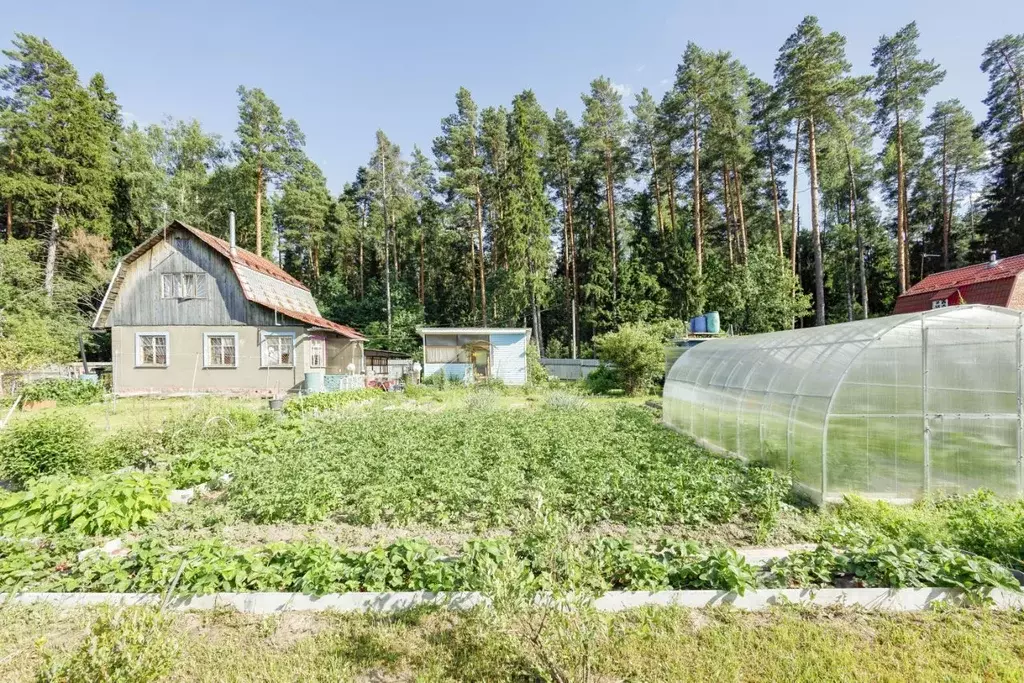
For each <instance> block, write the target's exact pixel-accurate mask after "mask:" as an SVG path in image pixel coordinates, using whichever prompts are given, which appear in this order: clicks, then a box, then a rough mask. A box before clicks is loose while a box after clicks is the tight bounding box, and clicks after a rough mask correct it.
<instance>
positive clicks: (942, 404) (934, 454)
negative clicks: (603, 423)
mask: <svg viewBox="0 0 1024 683" xmlns="http://www.w3.org/2000/svg"><path fill="white" fill-rule="evenodd" d="M1022 324H1024V313H1022V312H1019V311H1012V310H1009V309H1005V308H999V307H994V306H980V305H965V306H953V307H949V308H940V309H934V310H931V311H926V312H924V313H909V314H904V315H894V316H889V317H884V318H870V319H868V320H859V321H855V322H848V323H840V324H837V325H826V326H822V327H812V328H807V329H798V330H787V331H784V332H773V333H769V334H758V335H751V336H743V337H727V338H722V339H712V340H708V341H705V342H703V343H701V344H698V345H697V346H695V347H693V348H691V349H689V350H688V351H686V352H685V353H683V354H682V355H681V356H680V357H679V359H678V360H677V361H676V362H675V363H674V364H673V366H672V368H671V370H670V371H669V373H668V375H667V376H666V378H665V391H664V421H665V423H666V424H667V425H669V426H670V427H672V428H674V429H676V430H678V431H681V432H684V433H688V434H690V435H692V436H693V437H694V438H696V439H697V440H698V442H700V443H701V444H703V445H705V446H707V447H709V448H711V449H712V450H715V451H719V452H724V453H728V454H732V455H736V456H739V457H741V458H744V459H746V460H751V461H760V462H764V463H767V464H769V465H771V466H773V467H775V468H776V469H779V470H785V471H789V472H791V473H792V476H793V480H794V483H795V484H796V485H797V486H798V487H799V488H801V489H802V490H804V491H805V492H806V493H807V494H808V495H810V497H811V498H812V499H814V500H815V501H816V502H823V501H833V500H838V499H841V498H842V496H843V495H845V494H850V493H855V494H859V495H862V496H865V497H869V498H879V499H885V500H891V501H896V502H907V501H911V500H914V499H917V498H920V497H921V496H924V495H928V494H931V493H961V492H967V491H971V490H975V489H978V488H986V489H991V490H993V491H995V492H996V493H998V494H1000V495H1007V496H1009V495H1020V494H1021V493H1022V490H1024V457H1022V456H1024V402H1022V396H1024V374H1022V361H1024V348H1022Z"/></svg>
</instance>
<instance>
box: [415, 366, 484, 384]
mask: <svg viewBox="0 0 1024 683" xmlns="http://www.w3.org/2000/svg"><path fill="white" fill-rule="evenodd" d="M441 373H444V374H446V375H448V379H452V380H455V381H456V382H469V381H471V380H472V378H473V366H472V365H470V364H469V363H424V365H423V376H424V377H433V376H434V375H439V374H441Z"/></svg>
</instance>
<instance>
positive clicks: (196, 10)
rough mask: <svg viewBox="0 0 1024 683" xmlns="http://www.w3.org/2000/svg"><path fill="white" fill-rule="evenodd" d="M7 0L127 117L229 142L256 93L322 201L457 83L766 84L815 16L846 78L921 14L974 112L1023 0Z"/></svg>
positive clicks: (569, 87)
mask: <svg viewBox="0 0 1024 683" xmlns="http://www.w3.org/2000/svg"><path fill="white" fill-rule="evenodd" d="M5 4H6V5H7V7H6V8H5V9H4V12H3V19H4V26H5V27H6V30H7V34H6V35H5V37H4V40H5V41H6V40H9V38H10V36H11V34H12V32H13V31H23V32H28V33H34V34H37V35H42V36H45V37H47V38H49V39H50V41H51V42H53V43H54V44H55V45H56V46H57V47H58V49H60V50H61V51H63V52H64V54H65V55H66V56H67V57H68V58H70V59H71V60H72V61H73V62H74V63H75V65H76V66H77V67H78V69H79V71H80V73H81V75H82V77H83V80H85V79H87V78H88V76H89V75H90V74H92V73H93V72H95V71H101V72H103V74H104V75H105V76H106V77H107V80H108V83H109V84H110V87H111V88H113V90H114V91H115V92H116V93H117V95H118V97H119V98H120V101H121V104H122V105H123V107H124V111H125V112H126V116H128V117H130V118H134V119H136V120H138V121H139V122H140V123H143V124H146V123H153V122H158V121H160V120H161V119H163V118H164V117H165V116H167V115H170V116H175V117H178V118H198V119H199V120H200V121H201V122H202V123H203V126H204V127H205V128H206V129H208V130H211V131H213V132H216V133H220V134H221V135H223V136H224V137H225V138H226V139H230V138H231V137H232V136H233V131H234V128H235V123H236V122H235V118H236V114H237V111H236V107H237V100H236V95H235V89H236V88H237V87H238V85H240V84H245V85H247V86H258V87H261V88H263V89H264V90H265V91H266V92H267V93H268V94H269V95H270V96H271V97H272V98H273V99H274V100H276V101H277V103H278V104H279V105H280V106H281V109H282V110H283V112H284V114H285V115H286V116H288V117H292V118H295V119H296V120H298V122H299V124H300V126H301V127H302V130H303V131H304V132H305V133H306V138H307V152H308V153H309V155H310V156H311V157H312V158H313V159H314V160H315V161H316V162H317V163H318V164H320V166H321V167H322V168H323V169H324V171H325V173H326V174H327V177H328V180H329V183H330V186H331V189H332V190H333V191H338V190H340V188H341V186H342V184H343V183H344V182H346V181H347V180H349V179H351V178H352V176H353V175H354V172H355V170H356V168H357V167H358V166H359V165H360V164H361V163H364V162H365V161H366V160H367V159H368V158H369V156H370V152H371V149H372V147H373V138H374V132H375V131H376V130H377V128H382V129H384V130H385V132H387V133H388V135H389V136H390V137H391V138H392V139H393V140H394V141H396V142H397V143H399V144H400V145H401V146H402V149H403V151H405V152H408V151H411V149H412V146H413V144H419V145H420V146H421V147H423V148H424V150H425V151H428V152H429V148H430V144H431V141H432V140H433V138H434V136H435V135H437V133H438V128H439V122H440V120H441V118H442V117H444V116H445V115H447V114H448V113H450V112H451V111H452V109H453V108H454V94H455V91H456V90H457V89H458V88H459V86H462V85H464V86H466V87H467V88H469V89H470V90H471V91H472V93H473V96H474V97H475V99H476V100H477V102H478V103H479V104H480V106H481V107H483V106H487V105H497V104H502V103H508V102H510V101H511V99H512V96H513V95H514V94H515V93H517V92H519V91H520V90H522V89H524V88H532V89H533V90H534V91H535V92H536V94H537V97H538V98H539V100H540V101H541V103H542V104H543V105H544V106H545V107H546V108H547V109H548V110H549V111H553V110H554V108H555V107H562V108H565V109H567V110H568V111H569V112H570V113H572V114H573V115H574V116H575V115H578V114H579V111H580V108H581V104H580V93H581V92H582V91H584V90H585V89H586V88H587V87H588V84H589V82H590V81H591V80H592V79H593V78H595V77H596V76H599V75H605V76H608V77H609V78H611V79H612V80H613V81H614V82H615V83H617V84H619V85H621V86H622V88H623V89H624V90H627V91H628V92H630V93H633V92H638V91H639V90H640V89H641V88H643V87H644V86H646V87H648V88H650V89H651V90H652V91H653V92H655V94H656V95H658V96H660V94H661V93H662V92H663V91H664V90H665V88H666V87H667V86H668V84H669V83H670V81H671V79H672V77H673V75H674V72H675V67H676V64H677V63H678V61H679V58H680V55H681V54H682V52H683V49H684V48H685V46H686V43H687V41H690V40H693V41H695V42H697V43H698V44H700V45H701V46H703V47H705V48H709V49H728V50H731V51H732V52H733V53H734V54H735V55H736V56H737V57H738V58H740V59H741V60H742V61H743V62H744V63H745V64H746V65H747V66H748V67H749V68H751V69H752V70H753V71H754V72H755V73H756V74H758V75H759V76H760V77H762V78H764V79H766V80H771V77H772V69H773V66H774V62H775V57H776V54H777V52H778V49H779V46H780V45H781V44H782V42H783V41H784V40H785V39H786V37H787V36H788V35H789V34H790V33H791V32H792V31H793V28H794V27H795V26H796V25H797V23H798V22H799V21H800V19H801V18H802V17H803V16H804V15H806V14H808V13H816V14H817V15H818V17H819V18H820V20H821V23H822V25H823V26H824V27H825V29H826V30H838V31H840V32H842V33H844V34H845V35H846V36H847V38H848V41H849V42H848V55H849V57H850V59H851V61H852V62H853V64H854V69H855V71H857V72H858V73H867V72H869V71H870V67H871V50H872V48H873V47H874V45H875V44H876V42H877V40H878V37H879V36H880V35H881V34H882V33H887V34H891V33H893V32H894V31H895V30H897V29H898V28H899V27H901V26H903V25H904V24H906V23H907V22H909V21H911V20H915V19H916V20H917V22H918V26H919V28H920V31H921V48H922V53H923V55H925V56H927V57H932V58H934V59H936V60H938V61H939V63H940V64H941V65H942V66H943V68H945V69H946V71H947V76H946V80H945V81H944V82H943V83H942V84H941V85H940V86H939V87H938V88H936V89H935V91H934V92H933V97H932V99H933V100H935V99H945V98H950V97H958V98H960V99H961V100H962V101H963V102H964V103H965V104H966V105H967V106H968V107H969V108H971V109H972V110H973V111H974V113H975V115H976V116H983V115H984V107H983V105H982V103H981V100H982V99H983V98H984V96H985V91H986V87H987V84H986V81H985V78H984V75H983V74H982V73H981V72H980V70H979V68H978V65H979V63H980V61H981V57H980V55H981V51H982V49H984V46H985V44H986V43H987V42H988V41H989V40H992V39H993V38H996V37H999V36H1001V35H1003V34H1005V33H1008V32H1020V31H1024V2H1020V1H1019V0H1015V1H1009V0H1002V1H999V0H974V1H973V2H967V3H963V2H960V3H956V4H954V3H952V2H949V1H948V0H936V1H931V2H926V1H925V0H913V1H907V2H897V1H894V0H890V1H888V2H885V1H882V0H859V1H857V2H852V3H821V2H818V3H809V2H800V3H796V2H793V3H778V2H752V1H749V0H741V1H738V2H733V3H721V2H712V1H705V2H701V3H694V2H668V1H666V0H647V1H645V2H609V1H607V0H589V1H586V0H574V1H572V2H569V1H563V2H557V1H555V0H551V1H549V2H539V1H535V0H518V1H517V2H503V3H491V2H485V1H477V2H464V1H462V0H449V1H447V2H430V1H427V0H423V1H422V2H416V1H415V0H403V1H393V2H378V3H358V4H355V3H340V2H339V3H331V2H320V3H317V2H301V1H298V0H294V1H292V2H240V1H237V0H231V1H222V2H218V1H216V0H214V1H211V2H192V1H181V2H174V3H169V2H103V3H87V2H81V1H80V0H79V1H78V2H64V1H60V2H57V1H53V0H51V1H48V2H36V3H29V2H13V1H12V0H8V2H7V3H5ZM89 5H93V6H89ZM830 5H831V6H830ZM628 99H629V100H630V101H631V100H632V94H630V95H629V97H628Z"/></svg>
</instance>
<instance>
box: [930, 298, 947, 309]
mask: <svg viewBox="0 0 1024 683" xmlns="http://www.w3.org/2000/svg"><path fill="white" fill-rule="evenodd" d="M948 307H949V299H936V300H935V301H933V302H932V308H948Z"/></svg>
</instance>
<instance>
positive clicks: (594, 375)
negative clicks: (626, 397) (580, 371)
mask: <svg viewBox="0 0 1024 683" xmlns="http://www.w3.org/2000/svg"><path fill="white" fill-rule="evenodd" d="M584 381H585V382H586V385H587V390H588V391H590V392H591V393H593V394H610V393H613V392H615V391H619V392H621V391H622V379H621V378H620V377H619V372H618V370H617V369H616V368H613V367H611V366H609V365H605V364H604V363H601V365H599V366H597V369H596V370H593V371H591V373H590V374H589V375H587V378H586V380H584Z"/></svg>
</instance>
